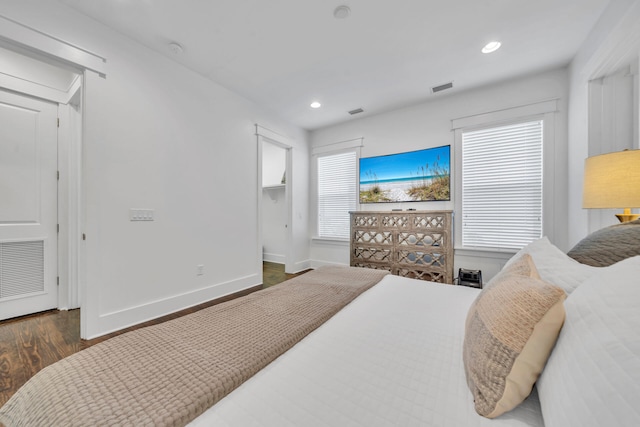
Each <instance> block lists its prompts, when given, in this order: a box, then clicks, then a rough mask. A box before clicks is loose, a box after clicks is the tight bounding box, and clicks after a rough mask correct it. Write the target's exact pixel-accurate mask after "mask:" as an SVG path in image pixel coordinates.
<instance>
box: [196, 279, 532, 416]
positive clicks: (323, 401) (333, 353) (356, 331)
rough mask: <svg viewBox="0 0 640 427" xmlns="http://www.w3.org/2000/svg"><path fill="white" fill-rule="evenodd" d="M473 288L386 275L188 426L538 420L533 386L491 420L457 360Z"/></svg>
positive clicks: (474, 294) (475, 291)
mask: <svg viewBox="0 0 640 427" xmlns="http://www.w3.org/2000/svg"><path fill="white" fill-rule="evenodd" d="M478 292H479V291H478V290H476V289H472V288H466V287H461V286H450V285H442V284H437V283H431V282H424V281H418V280H412V279H406V278H402V277H397V276H386V277H385V278H384V279H383V280H382V281H381V282H380V283H379V284H378V285H376V286H374V287H373V288H372V289H370V290H369V291H367V292H365V293H364V294H362V295H361V296H360V297H358V298H357V299H356V300H355V301H353V302H352V303H351V304H350V305H348V306H347V307H346V308H344V309H343V310H342V311H341V312H339V313H338V314H336V315H335V316H334V317H333V318H331V319H330V320H329V321H328V322H326V323H325V324H324V325H322V326H321V327H320V328H318V329H317V330H316V331H314V332H313V333H311V334H310V335H309V336H307V337H306V338H305V339H304V340H302V341H301V342H300V343H298V344H297V345H296V346H295V347H293V348H292V349H291V350H289V351H288V352H286V353H285V354H283V355H282V356H281V357H279V358H278V359H276V360H275V361H274V362H273V363H271V364H270V365H268V366H267V367H266V368H265V369H263V370H262V371H261V372H259V373H258V374H256V375H255V376H254V377H253V378H251V379H250V380H249V381H247V382H245V383H244V384H243V385H242V386H240V387H239V388H238V389H236V390H235V391H234V392H233V393H231V394H229V395H228V396H227V397H226V398H224V399H223V400H221V401H220V402H218V404H216V405H215V406H213V407H211V408H210V409H209V410H208V411H207V412H205V413H204V414H202V415H201V416H200V417H199V418H197V419H196V420H194V421H193V422H192V423H191V424H190V425H191V426H213V425H215V426H235V427H251V426H274V427H275V426H278V427H283V426H296V427H301V426H304V427H309V426H340V427H343V426H368V427H372V426H390V427H391V426H394V427H396V426H438V427H449V426H461V427H463V426H464V427H473V426H491V427H500V426H543V421H542V415H541V413H540V405H539V401H538V398H537V396H536V395H535V392H534V394H533V395H532V396H531V397H530V398H529V399H527V400H526V401H525V402H524V403H523V404H522V405H520V406H519V407H518V408H516V409H515V410H514V411H512V412H509V413H507V414H504V415H503V416H501V417H499V418H497V419H495V420H488V419H486V418H483V417H481V416H479V415H477V414H476V412H475V410H474V408H473V401H472V397H471V393H470V392H469V389H468V388H467V384H466V380H465V375H464V368H463V365H462V341H463V336H464V322H465V319H466V314H467V309H468V307H469V305H470V304H471V302H472V301H473V300H474V298H475V297H476V295H477V294H478Z"/></svg>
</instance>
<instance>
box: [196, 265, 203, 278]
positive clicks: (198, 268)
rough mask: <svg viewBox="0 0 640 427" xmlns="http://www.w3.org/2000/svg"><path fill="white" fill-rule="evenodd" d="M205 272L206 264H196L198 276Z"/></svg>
mask: <svg viewBox="0 0 640 427" xmlns="http://www.w3.org/2000/svg"><path fill="white" fill-rule="evenodd" d="M203 274H204V265H203V264H198V265H196V276H202V275H203Z"/></svg>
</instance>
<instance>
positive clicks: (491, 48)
mask: <svg viewBox="0 0 640 427" xmlns="http://www.w3.org/2000/svg"><path fill="white" fill-rule="evenodd" d="M500 46H502V43H500V42H496V41H493V42H489V43H487V44H486V46H485V47H483V48H482V53H491V52H495V51H496V50H498V49H500Z"/></svg>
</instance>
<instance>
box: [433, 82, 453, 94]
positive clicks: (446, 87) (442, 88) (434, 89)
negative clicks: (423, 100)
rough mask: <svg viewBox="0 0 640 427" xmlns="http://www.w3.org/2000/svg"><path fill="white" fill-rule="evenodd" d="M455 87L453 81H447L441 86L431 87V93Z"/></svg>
mask: <svg viewBox="0 0 640 427" xmlns="http://www.w3.org/2000/svg"><path fill="white" fill-rule="evenodd" d="M452 87H453V82H449V83H445V84H443V85H440V86H434V87H432V88H431V93H438V92H442V91H443V90H447V89H451V88H452Z"/></svg>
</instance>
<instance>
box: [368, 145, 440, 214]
mask: <svg viewBox="0 0 640 427" xmlns="http://www.w3.org/2000/svg"><path fill="white" fill-rule="evenodd" d="M449 159H450V146H448V145H445V146H442V147H435V148H427V149H425V150H419V151H410V152H407V153H398V154H390V155H386V156H377V157H364V158H361V159H360V203H390V202H424V201H432V200H450V185H449V183H450V167H449Z"/></svg>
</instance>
